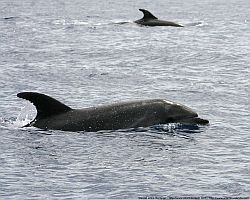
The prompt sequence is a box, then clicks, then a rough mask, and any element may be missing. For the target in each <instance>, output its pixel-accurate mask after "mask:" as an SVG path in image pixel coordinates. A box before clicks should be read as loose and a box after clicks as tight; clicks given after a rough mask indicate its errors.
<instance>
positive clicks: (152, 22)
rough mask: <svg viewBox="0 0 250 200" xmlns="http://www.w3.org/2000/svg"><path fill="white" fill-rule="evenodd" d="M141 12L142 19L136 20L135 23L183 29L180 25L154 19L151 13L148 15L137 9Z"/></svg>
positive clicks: (145, 11) (146, 12)
mask: <svg viewBox="0 0 250 200" xmlns="http://www.w3.org/2000/svg"><path fill="white" fill-rule="evenodd" d="M139 10H140V11H142V12H143V15H144V16H143V18H141V19H139V20H136V21H135V23H137V24H140V25H145V26H177V27H183V26H182V25H180V24H176V23H174V22H169V21H164V20H159V19H158V18H157V17H155V16H154V15H153V14H152V13H150V12H149V11H147V10H144V9H139Z"/></svg>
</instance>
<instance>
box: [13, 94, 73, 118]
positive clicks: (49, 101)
mask: <svg viewBox="0 0 250 200" xmlns="http://www.w3.org/2000/svg"><path fill="white" fill-rule="evenodd" d="M17 97H19V98H22V99H26V100H28V101H30V102H31V103H33V105H34V106H35V107H36V110H37V115H36V118H35V120H37V119H43V118H46V117H49V116H52V115H57V114H61V113H64V112H68V111H70V110H72V109H71V108H70V107H68V106H66V105H65V104H63V103H61V102H60V101H58V100H56V99H54V98H52V97H50V96H47V95H44V94H40V93H36V92H21V93H18V94H17Z"/></svg>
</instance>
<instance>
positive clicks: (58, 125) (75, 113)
mask: <svg viewBox="0 0 250 200" xmlns="http://www.w3.org/2000/svg"><path fill="white" fill-rule="evenodd" d="M17 96H18V97H20V98H23V99H26V100H29V101H30V102H31V103H33V104H34V106H35V107H36V109H37V115H36V117H35V119H34V120H33V121H31V122H30V123H29V124H27V125H25V127H29V126H35V127H37V128H41V129H45V130H47V129H54V130H63V131H99V130H117V129H127V128H136V127H148V126H152V125H157V124H166V123H185V124H186V123H187V124H203V125H205V124H208V123H209V122H208V120H205V119H201V118H198V114H197V113H196V112H194V111H192V110H191V109H190V108H188V107H186V106H183V105H180V104H177V103H174V102H171V101H167V100H162V99H152V100H142V101H132V102H123V103H115V104H110V105H104V106H99V107H90V108H85V109H72V108H70V107H68V106H66V105H64V104H63V103H61V102H59V101H58V100H56V99H54V98H52V97H49V96H47V95H44V94H40V93H36V92H21V93H18V94H17Z"/></svg>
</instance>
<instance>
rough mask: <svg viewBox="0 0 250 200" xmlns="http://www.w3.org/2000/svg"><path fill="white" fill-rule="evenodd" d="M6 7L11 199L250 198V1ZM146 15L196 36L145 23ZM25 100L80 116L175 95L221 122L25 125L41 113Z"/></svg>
mask: <svg viewBox="0 0 250 200" xmlns="http://www.w3.org/2000/svg"><path fill="white" fill-rule="evenodd" d="M0 7H1V12H0V30H1V31H0V41H1V42H0V55H1V57H0V85H1V90H0V138H1V139H0V199H139V198H178V197H179V198H180V197H193V198H195V197H203V198H204V197H207V198H209V197H210V198H212V197H224V198H225V197H228V198H229V197H230V198H236V197H238V198H240V197H241V198H247V197H248V198H249V196H250V195H249V194H250V178H249V177H250V146H249V145H250V134H249V132H250V131H249V130H250V125H249V124H250V123H249V122H250V121H249V119H250V112H249V110H250V109H249V103H250V102H249V94H250V89H249V88H250V87H249V80H250V73H249V67H250V58H249V55H250V40H249V35H250V17H249V10H250V1H249V0H216V1H215V0H204V1H198V0H192V1H191V0H186V1H182V0H176V1H163V0H157V1H145V0H144V1H131V0H129V1H120V0H117V1H113V0H108V1H96V0H93V1H84V0H81V1H80V0H72V1H68V2H65V1H60V0H56V1H49V0H44V1H31V0H22V1H18V0H12V1H7V0H1V1H0ZM139 8H144V9H148V10H149V11H151V12H152V13H153V14H154V15H155V16H157V17H159V18H160V19H165V20H169V21H174V22H178V23H180V24H183V25H184V26H185V27H184V28H176V27H142V26H138V25H136V24H134V23H133V21H134V20H136V19H139V18H141V17H142V13H141V12H139V11H138V9H139ZM125 22H126V23H125ZM22 91H36V92H41V93H45V94H47V95H50V96H52V97H54V98H56V99H58V100H60V101H62V102H63V103H65V104H66V105H69V106H71V107H73V108H83V107H89V106H96V105H103V104H107V103H114V102H120V101H126V100H135V99H151V98H164V99H168V100H172V101H176V102H179V103H182V104H184V105H187V106H189V107H191V108H193V109H194V110H195V111H197V112H198V114H199V115H200V116H201V117H202V118H205V119H208V120H209V121H210V124H209V125H208V126H197V127H185V126H182V125H178V124H166V125H161V126H155V127H145V128H139V129H136V130H119V131H101V132H77V133H73V132H63V131H43V130H39V129H36V128H21V127H22V125H25V124H26V123H27V122H28V121H30V120H31V119H32V118H34V117H35V115H36V111H35V108H34V106H32V105H31V104H30V103H29V102H26V101H24V100H22V99H19V98H17V97H16V94H17V93H19V92H22Z"/></svg>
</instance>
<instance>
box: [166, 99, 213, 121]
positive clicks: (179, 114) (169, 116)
mask: <svg viewBox="0 0 250 200" xmlns="http://www.w3.org/2000/svg"><path fill="white" fill-rule="evenodd" d="M164 108H165V112H166V122H167V123H184V124H200V125H205V124H208V123H209V121H208V120H206V119H201V118H199V117H198V114H197V113H196V112H195V111H193V110H192V109H191V108H189V107H187V106H184V105H181V104H178V103H173V102H171V101H166V100H164Z"/></svg>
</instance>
